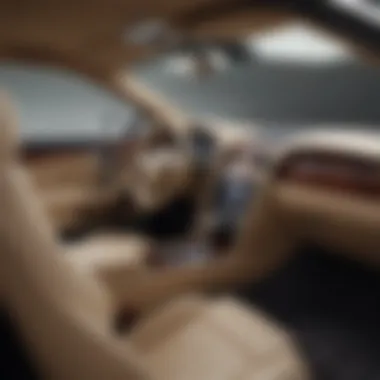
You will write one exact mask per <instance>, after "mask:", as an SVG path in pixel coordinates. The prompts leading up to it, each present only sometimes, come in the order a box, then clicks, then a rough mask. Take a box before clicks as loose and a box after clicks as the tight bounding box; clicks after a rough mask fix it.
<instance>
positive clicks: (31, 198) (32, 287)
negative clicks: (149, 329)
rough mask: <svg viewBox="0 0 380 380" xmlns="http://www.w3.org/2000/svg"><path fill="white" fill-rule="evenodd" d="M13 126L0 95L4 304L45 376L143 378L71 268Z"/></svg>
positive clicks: (107, 304) (102, 298)
mask: <svg viewBox="0 0 380 380" xmlns="http://www.w3.org/2000/svg"><path fill="white" fill-rule="evenodd" d="M17 153H18V133H17V120H16V118H15V113H14V112H13V110H12V108H11V105H10V102H9V101H8V99H7V97H6V96H5V95H0V210H1V212H0V244H1V248H0V271H1V273H0V275H1V282H2V292H3V294H2V295H3V297H4V301H5V304H6V306H7V308H8V310H9V311H10V313H11V316H12V317H13V318H14V320H15V322H16V324H17V326H18V327H19V329H20V332H21V335H22V336H23V337H24V338H25V342H26V343H27V345H28V347H29V348H30V351H31V354H32V355H34V359H35V361H36V363H37V366H38V367H39V369H40V370H41V373H42V374H43V375H44V376H45V377H48V378H54V379H62V380H69V379H70V380H72V379H94V380H96V379H98V380H101V379H102V380H103V379H110V380H111V379H115V380H116V379H117V380H118V379H120V380H121V379H123V380H125V379H132V380H140V379H145V378H146V376H145V375H144V371H143V370H142V369H141V367H140V366H139V364H138V358H137V357H136V355H135V354H134V352H133V350H132V348H131V347H128V346H126V345H125V343H123V344H122V346H121V343H118V341H117V340H116V338H115V337H113V336H112V329H111V324H112V314H113V313H112V311H113V310H112V304H111V299H109V297H108V294H107V292H106V291H105V289H103V288H102V286H101V285H100V284H98V283H97V281H96V280H95V279H94V278H92V277H85V276H84V275H83V274H79V273H78V272H77V271H76V270H75V267H72V266H70V264H69V262H68V261H66V259H65V257H64V252H61V247H60V245H59V243H58V241H57V240H56V239H55V234H54V233H53V229H52V227H51V226H50V225H49V222H48V220H47V218H46V215H44V212H43V209H42V206H41V204H40V202H39V199H38V197H37V196H36V195H35V193H34V190H33V186H32V184H31V182H30V180H29V178H28V176H27V173H26V171H25V170H24V169H23V167H22V165H21V163H20V162H19V160H18V157H17Z"/></svg>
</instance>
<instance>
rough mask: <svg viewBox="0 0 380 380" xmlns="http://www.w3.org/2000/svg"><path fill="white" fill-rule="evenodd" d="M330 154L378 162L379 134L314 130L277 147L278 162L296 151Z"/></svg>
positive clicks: (339, 129) (324, 129) (298, 134)
mask: <svg viewBox="0 0 380 380" xmlns="http://www.w3.org/2000/svg"><path fill="white" fill-rule="evenodd" d="M319 149H323V151H330V152H332V153H345V154H347V153H349V154H352V155H354V156H356V157H363V158H368V159H375V160H380V133H376V132H370V131H361V130H360V129H359V127H358V130H356V131H348V130H345V129H344V128H337V127H332V128H331V129H328V127H323V128H314V129H313V130H311V131H308V132H301V133H297V134H295V135H293V136H292V137H290V138H289V139H288V140H287V141H285V143H284V144H283V145H282V146H280V147H279V152H278V160H281V159H283V158H285V157H286V156H287V155H289V154H292V153H296V152H297V151H300V150H302V151H305V150H314V151H315V150H319Z"/></svg>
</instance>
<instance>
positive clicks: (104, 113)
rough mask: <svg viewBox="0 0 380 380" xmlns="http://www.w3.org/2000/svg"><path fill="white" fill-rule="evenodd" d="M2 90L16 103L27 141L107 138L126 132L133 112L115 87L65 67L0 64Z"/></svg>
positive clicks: (49, 141)
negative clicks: (106, 87)
mask: <svg viewBox="0 0 380 380" xmlns="http://www.w3.org/2000/svg"><path fill="white" fill-rule="evenodd" d="M0 88H1V90H4V91H6V92H8V93H9V94H10V96H11V97H12V100H13V102H14V103H15V104H16V107H17V109H18V113H19V117H20V123H21V126H20V128H21V136H22V139H23V141H24V142H32V143H33V142H37V143H44V142H48V143H65V142H68V143H73V142H76V141H92V140H94V141H98V140H101V141H103V140H104V139H105V138H109V137H111V138H112V137H115V135H118V134H119V133H122V134H123V135H125V133H126V130H125V129H126V128H128V126H129V122H130V119H131V117H132V116H131V115H132V114H133V112H132V108H131V107H128V106H127V105H126V104H125V103H124V102H122V101H121V100H120V99H118V98H117V97H116V96H115V95H114V94H112V93H111V91H107V90H105V89H103V88H101V87H98V86H96V85H95V84H94V83H92V82H91V81H90V80H88V79H87V78H85V77H82V76H80V75H77V74H75V73H72V72H69V71H66V70H62V69H55V68H51V67H44V66H34V65H24V64H9V63H8V64H1V65H0Z"/></svg>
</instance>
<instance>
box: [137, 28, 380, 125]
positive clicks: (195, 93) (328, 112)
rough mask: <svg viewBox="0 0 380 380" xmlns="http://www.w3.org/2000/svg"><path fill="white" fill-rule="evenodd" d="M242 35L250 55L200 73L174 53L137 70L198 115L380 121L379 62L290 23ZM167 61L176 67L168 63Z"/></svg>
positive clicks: (298, 121) (292, 121)
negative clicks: (373, 64) (195, 74)
mask: <svg viewBox="0 0 380 380" xmlns="http://www.w3.org/2000/svg"><path fill="white" fill-rule="evenodd" d="M245 43H246V49H247V50H248V51H249V52H250V60H248V61H246V62H244V63H241V62H239V63H236V64H233V63H232V64H229V65H228V67H227V68H224V69H221V70H216V71H215V72H213V73H212V74H211V75H208V76H206V77H202V78H200V79H198V80H197V78H194V77H190V76H189V75H187V74H186V71H185V70H184V68H185V64H184V60H183V59H182V61H181V60H180V59H177V60H176V56H175V55H173V56H172V57H166V56H165V57H159V58H157V59H156V60H154V61H151V62H148V63H146V64H145V65H143V66H140V67H136V69H135V74H136V76H137V77H138V79H139V80H140V81H142V82H143V83H144V84H145V85H147V87H148V88H150V89H152V90H153V91H155V92H157V93H159V94H160V96H164V97H165V98H166V99H167V100H168V102H170V103H171V104H172V105H174V106H175V107H178V108H179V109H181V110H182V111H183V112H185V113H187V114H191V115H193V116H195V117H198V118H199V117H200V118H209V117H211V118H212V117H218V118H223V119H229V120H239V121H249V122H259V123H261V124H263V125H268V126H271V125H274V126H276V127H278V126H279V125H281V126H283V127H285V126H295V125H297V126H307V125H310V124H325V123H328V124H331V123H338V124H344V125H345V126H347V127H353V128H358V125H365V126H366V127H369V128H371V129H372V128H377V126H378V125H380V108H379V107H378V99H379V97H380V70H379V69H378V68H375V67H371V66H369V65H366V64H365V63H363V62H360V61H359V60H358V58H357V57H356V56H355V54H354V52H353V51H351V50H350V49H349V48H348V47H347V46H346V45H344V44H343V43H342V42H340V41H338V40H336V39H333V38H332V37H331V36H327V35H325V34H323V33H322V32H319V31H317V30H314V29H312V28H311V27H307V26H305V25H302V24H294V25H293V24H292V25H289V26H286V27H281V28H279V29H278V30H275V31H271V32H270V33H263V34H262V35H255V36H254V37H252V38H249V39H247V41H246V42H245ZM173 62H177V70H173V69H171V68H173V67H174V65H173ZM168 63H171V66H170V65H168ZM181 67H182V68H183V70H182V72H181V71H180V70H179V68H181ZM185 74H186V75H185ZM277 130H279V129H278V128H277Z"/></svg>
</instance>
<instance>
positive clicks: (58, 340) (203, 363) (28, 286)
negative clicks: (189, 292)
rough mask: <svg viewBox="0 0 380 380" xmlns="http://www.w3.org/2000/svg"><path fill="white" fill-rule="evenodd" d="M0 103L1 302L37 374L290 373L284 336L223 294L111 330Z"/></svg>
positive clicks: (296, 363)
mask: <svg viewBox="0 0 380 380" xmlns="http://www.w3.org/2000/svg"><path fill="white" fill-rule="evenodd" d="M8 112H9V110H8V109H5V104H4V101H3V102H2V103H1V104H0V194H1V197H0V209H1V214H0V243H1V249H0V261H1V262H0V278H1V280H2V287H3V288H2V291H3V296H4V302H5V304H6V306H7V308H8V310H9V311H10V312H11V314H12V316H13V318H14V320H15V322H16V325H17V326H18V327H19V329H20V332H21V336H22V337H23V338H24V340H25V343H26V344H27V346H28V348H29V352H30V353H31V354H32V355H33V358H34V361H35V363H36V365H37V368H38V369H39V370H40V372H41V374H42V377H43V378H48V379H55V380H73V379H83V380H84V379H91V380H105V379H107V380H127V379H128V380H148V379H162V380H230V379H231V380H236V379H239V380H253V379H255V380H256V379H257V380H280V379H281V380H286V379H288V380H297V379H306V378H307V374H306V371H305V369H304V365H303V363H302V361H301V360H300V358H299V356H298V353H297V352H296V350H295V348H294V346H293V344H292V343H291V341H290V340H289V337H288V336H287V335H286V334H285V333H284V332H283V331H281V330H280V329H279V328H277V327H275V326H274V324H273V323H272V322H269V321H268V320H267V319H266V318H265V317H264V316H262V315H261V314H260V313H258V312H256V311H255V310H251V309H249V308H247V307H245V306H243V305H242V304H240V303H239V302H237V301H234V300H232V299H229V298H220V299H215V300H206V299H205V298H202V297H197V296H194V297H191V296H187V297H182V298H181V299H178V300H175V301H172V302H171V303H170V304H167V305H162V307H161V309H157V310H156V311H155V312H154V313H152V314H151V315H148V316H146V317H145V318H144V320H141V321H140V322H139V323H138V324H137V325H136V326H135V327H134V328H133V329H132V331H131V332H130V334H129V335H128V336H127V337H125V336H124V337H123V336H118V335H117V334H116V332H115V331H114V330H113V328H112V326H113V319H114V315H115V313H116V310H115V307H114V300H113V295H112V294H110V293H109V292H107V290H106V289H105V288H103V286H102V283H101V282H99V281H97V280H96V278H95V277H94V276H92V275H91V274H89V273H83V272H80V271H79V270H78V267H77V266H75V265H72V264H71V263H70V262H69V261H67V260H66V259H65V255H63V254H62V252H60V251H62V247H61V246H60V245H59V244H58V242H57V241H56V239H55V238H54V233H53V231H52V229H51V226H50V224H49V223H47V220H46V218H45V215H44V213H43V212H42V207H41V204H40V200H39V199H38V197H36V195H35V193H34V191H33V188H32V186H31V183H30V182H29V180H28V178H27V175H26V173H25V171H24V170H23V168H22V166H21V165H20V163H19V162H18V160H17V157H16V152H17V135H16V125H15V122H14V120H13V119H12V118H11V115H10V114H9V113H8Z"/></svg>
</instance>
